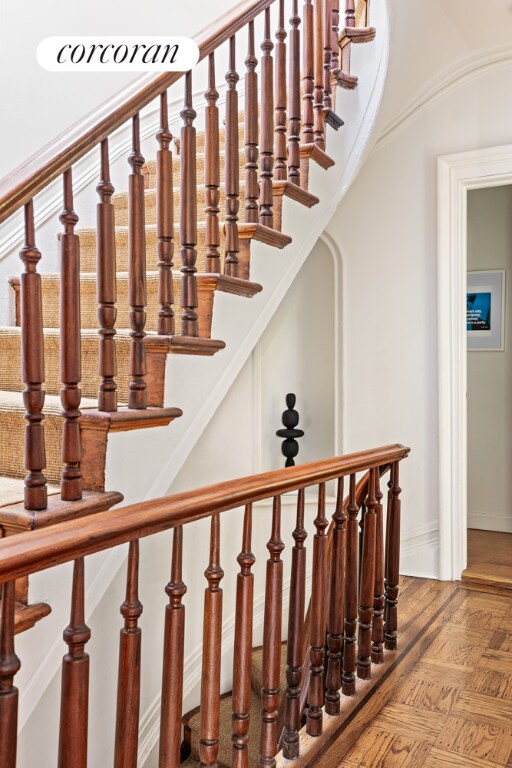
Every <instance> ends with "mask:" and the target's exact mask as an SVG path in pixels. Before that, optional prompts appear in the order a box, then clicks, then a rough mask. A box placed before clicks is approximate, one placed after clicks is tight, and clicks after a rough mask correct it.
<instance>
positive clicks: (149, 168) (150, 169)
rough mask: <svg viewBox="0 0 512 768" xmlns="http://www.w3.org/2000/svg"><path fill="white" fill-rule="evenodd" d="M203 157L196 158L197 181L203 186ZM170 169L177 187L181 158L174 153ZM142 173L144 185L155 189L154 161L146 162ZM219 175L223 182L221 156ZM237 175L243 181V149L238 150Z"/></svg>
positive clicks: (224, 157)
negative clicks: (144, 176) (144, 178)
mask: <svg viewBox="0 0 512 768" xmlns="http://www.w3.org/2000/svg"><path fill="white" fill-rule="evenodd" d="M204 161H205V158H204V155H199V157H198V158H197V180H198V182H199V183H200V184H204V179H205V176H204V173H205V169H204ZM172 168H173V182H174V186H175V187H178V186H179V184H180V173H181V158H180V156H179V155H176V153H173V159H172ZM144 173H145V174H146V184H147V185H148V188H149V189H155V188H156V160H148V161H147V162H146V164H145V166H144ZM219 173H220V179H221V180H224V179H225V178H226V155H225V154H221V155H220V157H219ZM239 174H240V180H242V179H244V177H245V148H241V149H240V165H239Z"/></svg>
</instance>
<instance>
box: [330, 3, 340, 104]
mask: <svg viewBox="0 0 512 768" xmlns="http://www.w3.org/2000/svg"><path fill="white" fill-rule="evenodd" d="M331 39H332V43H331V48H332V82H333V84H334V86H335V87H334V88H333V97H334V100H336V84H337V82H338V76H339V72H340V0H332V38H331ZM334 106H336V101H334Z"/></svg>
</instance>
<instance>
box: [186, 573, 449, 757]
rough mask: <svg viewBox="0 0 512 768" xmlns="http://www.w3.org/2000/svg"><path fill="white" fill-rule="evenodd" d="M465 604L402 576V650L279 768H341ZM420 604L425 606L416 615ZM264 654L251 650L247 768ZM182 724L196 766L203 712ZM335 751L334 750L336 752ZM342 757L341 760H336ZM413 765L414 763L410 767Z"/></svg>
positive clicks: (225, 723) (224, 742)
mask: <svg viewBox="0 0 512 768" xmlns="http://www.w3.org/2000/svg"><path fill="white" fill-rule="evenodd" d="M462 600H463V593H462V591H459V588H458V585H457V584H454V583H451V582H439V581H433V580H429V579H416V578H412V577H407V576H406V577H402V578H401V592H400V598H399V622H398V626H399V628H400V630H399V635H398V637H399V640H398V651H397V653H396V654H390V657H389V658H388V660H387V661H386V662H385V663H384V664H382V665H379V666H378V667H377V669H376V672H375V673H374V675H373V679H372V680H370V681H368V682H364V683H363V682H362V681H360V683H361V685H360V687H359V689H358V692H357V693H356V695H355V696H351V697H344V696H342V714H341V716H340V717H329V716H328V715H325V714H324V734H323V735H322V736H320V737H317V738H313V737H309V736H307V735H306V734H305V731H304V730H303V731H301V757H299V758H298V760H294V761H293V763H290V761H287V760H285V759H284V758H283V757H282V755H278V756H277V758H276V761H277V766H278V768H285V766H289V765H294V766H296V768H301V767H302V766H305V765H308V766H311V765H321V766H322V768H324V766H325V768H337V766H338V764H339V762H341V760H342V758H343V754H344V753H345V752H346V751H348V750H349V749H350V747H351V746H352V744H353V743H354V742H355V741H356V740H357V738H358V737H359V736H360V734H361V733H362V732H363V731H364V730H365V728H366V727H367V726H368V725H369V724H370V722H371V720H372V719H373V718H374V717H376V716H377V714H378V712H379V711H380V710H381V709H382V707H384V705H385V704H386V702H387V701H388V699H389V698H390V697H391V695H392V694H393V692H394V691H395V690H396V689H397V687H398V686H399V684H400V683H401V682H402V681H403V679H404V678H405V677H406V676H407V674H408V672H409V670H410V669H411V668H412V666H413V665H414V664H415V663H416V662H417V661H418V660H419V658H420V657H421V656H422V655H424V654H425V652H426V650H427V648H428V647H429V646H430V645H431V644H432V643H433V642H434V641H435V639H436V635H437V633H438V631H439V630H440V628H441V627H442V626H444V625H445V624H446V623H447V622H448V621H450V619H451V617H452V616H453V615H454V613H455V611H456V610H457V609H458V607H459V605H460V603H461V601H462ZM418 605H421V606H422V610H421V612H418ZM285 671H286V644H283V649H282V655H281V683H280V685H281V690H284V688H285V679H286V678H285ZM261 674H262V651H261V649H255V650H254V652H253V665H252V675H251V685H252V694H251V695H252V700H251V726H250V732H249V748H248V749H249V766H250V768H257V766H258V765H259V735H260V732H261V722H260V717H261V716H260V711H261V699H260V696H259V693H258V689H260V688H261ZM231 715H232V698H231V694H230V693H227V694H225V695H224V696H223V698H222V701H221V716H220V749H219V759H218V764H219V766H220V767H221V768H229V766H230V765H231V735H232V723H231ZM183 722H184V726H185V727H184V739H185V741H184V754H189V752H188V750H190V754H189V757H188V758H187V761H186V762H185V763H183V765H187V766H190V767H191V768H192V767H193V768H197V766H198V760H199V729H200V709H199V708H196V709H195V710H192V711H191V712H189V713H188V714H187V715H185V717H184V718H183ZM341 733H343V739H342V747H341V748H340V747H339V746H338V748H337V753H336V754H337V755H338V756H339V759H338V758H335V759H332V758H331V757H329V755H330V752H331V748H332V747H333V745H334V744H335V743H336V739H337V738H338V736H339V735H340V734H341ZM333 753H334V751H333ZM336 759H338V762H336ZM411 766H412V764H411Z"/></svg>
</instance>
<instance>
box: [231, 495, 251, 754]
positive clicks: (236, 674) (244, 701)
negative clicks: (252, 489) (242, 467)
mask: <svg viewBox="0 0 512 768" xmlns="http://www.w3.org/2000/svg"><path fill="white" fill-rule="evenodd" d="M251 537H252V504H248V505H247V506H246V508H245V515H244V532H243V540H242V551H241V552H240V554H239V555H238V558H237V559H238V563H239V565H240V573H239V574H238V576H237V583H236V621H235V647H234V657H233V736H232V743H233V759H232V766H233V768H247V766H248V765H249V753H248V750H247V746H248V743H249V725H250V717H251V661H252V620H253V597H254V576H253V574H252V572H251V568H252V566H253V565H254V563H255V561H256V558H255V557H254V555H253V554H252V552H251Z"/></svg>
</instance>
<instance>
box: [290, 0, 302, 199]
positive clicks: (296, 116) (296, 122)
mask: <svg viewBox="0 0 512 768" xmlns="http://www.w3.org/2000/svg"><path fill="white" fill-rule="evenodd" d="M290 25H291V30H290V70H289V86H288V181H291V182H292V184H297V186H300V30H299V25H300V16H299V0H293V6H292V16H291V19H290Z"/></svg>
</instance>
